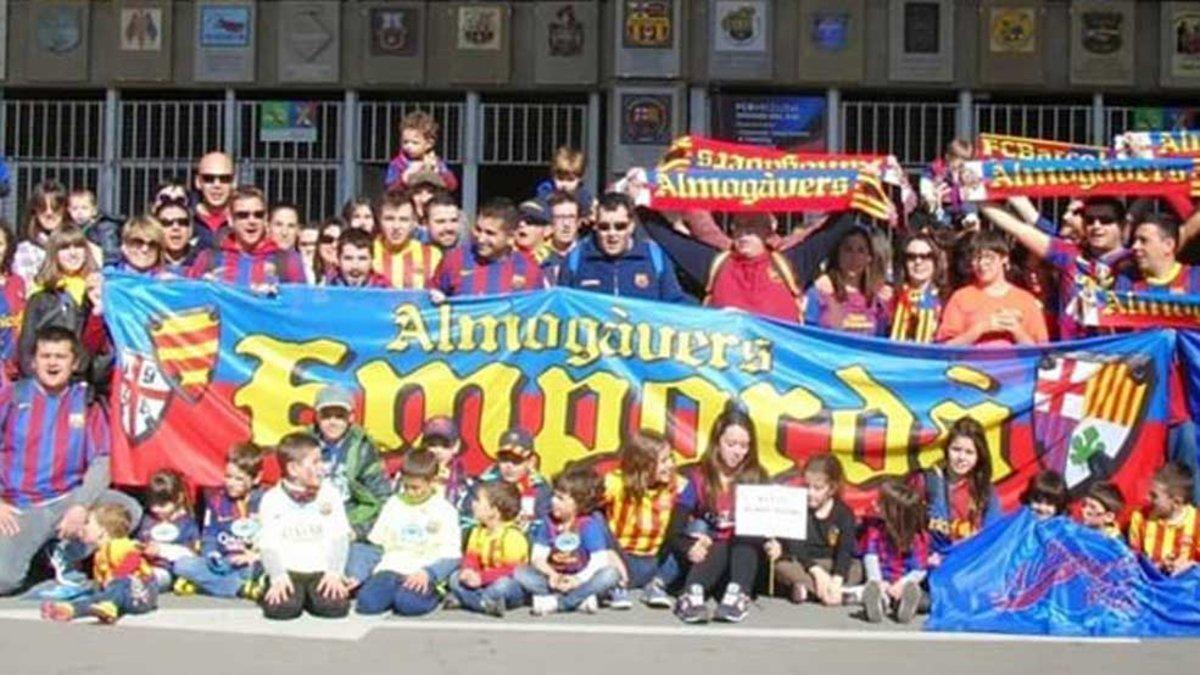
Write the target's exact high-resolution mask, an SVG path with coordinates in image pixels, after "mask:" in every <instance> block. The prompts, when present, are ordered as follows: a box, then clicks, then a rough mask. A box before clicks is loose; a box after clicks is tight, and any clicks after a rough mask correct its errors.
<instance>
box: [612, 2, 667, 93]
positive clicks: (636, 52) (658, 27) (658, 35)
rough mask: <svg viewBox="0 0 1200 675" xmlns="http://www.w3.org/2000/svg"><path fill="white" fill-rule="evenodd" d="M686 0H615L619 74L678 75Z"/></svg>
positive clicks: (614, 34)
mask: <svg viewBox="0 0 1200 675" xmlns="http://www.w3.org/2000/svg"><path fill="white" fill-rule="evenodd" d="M682 4H683V0H616V2H615V5H616V6H615V10H616V11H615V12H614V14H615V17H616V25H615V26H614V28H613V37H614V39H615V40H616V48H615V49H614V53H615V54H616V60H617V62H616V74H617V77H656V78H669V77H678V76H679V73H680V53H681V52H682V45H683V36H682V34H681V33H682V29H683V22H682V20H681V18H680V17H681V9H680V8H681V6H682Z"/></svg>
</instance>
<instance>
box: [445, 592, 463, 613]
mask: <svg viewBox="0 0 1200 675" xmlns="http://www.w3.org/2000/svg"><path fill="white" fill-rule="evenodd" d="M442 609H462V600H459V599H458V596H457V595H455V594H453V593H447V594H446V599H445V600H442Z"/></svg>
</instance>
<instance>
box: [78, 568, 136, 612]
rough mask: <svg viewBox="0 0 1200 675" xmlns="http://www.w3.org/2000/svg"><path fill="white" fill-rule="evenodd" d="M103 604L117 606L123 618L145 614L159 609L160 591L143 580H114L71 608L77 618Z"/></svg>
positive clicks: (129, 578) (82, 597)
mask: <svg viewBox="0 0 1200 675" xmlns="http://www.w3.org/2000/svg"><path fill="white" fill-rule="evenodd" d="M101 602H111V603H113V604H114V605H116V606H117V611H118V612H119V613H120V615H121V616H125V615H126V614H145V613H146V612H149V611H151V610H153V609H155V608H156V607H158V589H157V588H155V586H154V584H153V583H147V582H143V581H142V580H141V579H134V578H131V577H123V578H120V579H113V580H112V581H110V582H109V584H108V585H107V586H105V587H104V588H103V589H102V590H99V591H96V592H95V593H89V594H88V595H84V596H81V597H79V598H76V599H75V600H72V601H71V608H72V609H74V610H75V616H83V615H85V614H87V613H88V611H89V610H91V608H92V607H93V606H95V605H97V604H99V603H101Z"/></svg>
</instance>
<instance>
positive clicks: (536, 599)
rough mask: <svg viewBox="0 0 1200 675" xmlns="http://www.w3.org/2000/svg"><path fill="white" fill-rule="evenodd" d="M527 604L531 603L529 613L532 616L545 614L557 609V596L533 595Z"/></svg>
mask: <svg viewBox="0 0 1200 675" xmlns="http://www.w3.org/2000/svg"><path fill="white" fill-rule="evenodd" d="M593 597H594V596H593ZM529 604H530V605H531V608H530V610H529V613H530V614H532V615H534V616H546V615H547V614H553V613H555V612H557V611H558V596H557V595H535V596H533V599H532V600H530V603H529Z"/></svg>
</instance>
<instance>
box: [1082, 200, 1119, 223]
mask: <svg viewBox="0 0 1200 675" xmlns="http://www.w3.org/2000/svg"><path fill="white" fill-rule="evenodd" d="M1100 209H1109V210H1111V211H1112V212H1113V215H1114V216H1115V220H1116V221H1117V224H1118V225H1124V224H1125V223H1124V221H1125V205H1124V204H1122V203H1121V200H1119V199H1117V198H1116V197H1089V198H1088V199H1086V200H1084V202H1083V213H1084V215H1085V216H1086V215H1087V214H1088V213H1092V212H1094V211H1097V210H1100Z"/></svg>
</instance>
